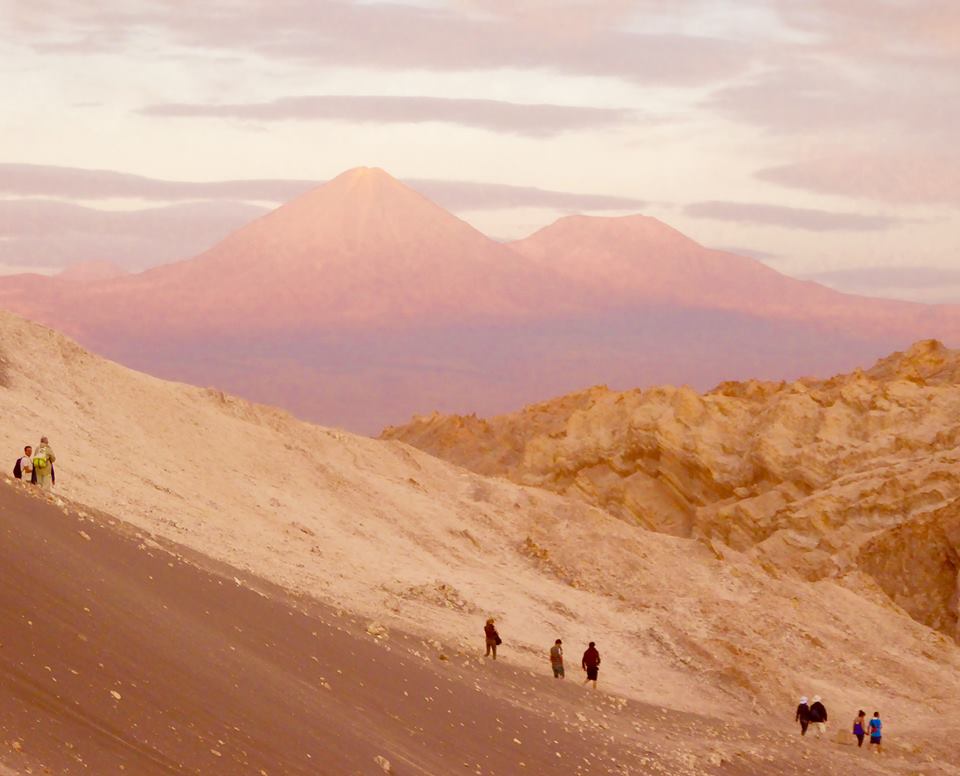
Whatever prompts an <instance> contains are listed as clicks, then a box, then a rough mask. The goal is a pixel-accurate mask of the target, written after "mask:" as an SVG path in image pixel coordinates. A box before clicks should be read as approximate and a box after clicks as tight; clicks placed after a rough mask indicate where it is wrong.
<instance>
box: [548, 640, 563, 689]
mask: <svg viewBox="0 0 960 776" xmlns="http://www.w3.org/2000/svg"><path fill="white" fill-rule="evenodd" d="M550 667H551V668H552V669H553V678H554V679H563V642H562V641H560V639H557V640H556V641H555V642H554V643H553V646H552V647H550Z"/></svg>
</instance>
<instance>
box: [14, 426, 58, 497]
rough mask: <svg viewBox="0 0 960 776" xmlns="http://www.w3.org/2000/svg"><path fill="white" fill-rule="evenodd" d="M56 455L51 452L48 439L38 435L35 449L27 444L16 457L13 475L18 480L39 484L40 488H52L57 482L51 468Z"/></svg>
mask: <svg viewBox="0 0 960 776" xmlns="http://www.w3.org/2000/svg"><path fill="white" fill-rule="evenodd" d="M56 460H57V456H55V455H54V454H53V448H51V447H50V440H48V439H47V438H46V437H45V436H44V437H40V444H39V445H37V449H36V450H34V449H33V447H31V446H30V445H27V446H26V447H24V448H23V455H22V456H20V457H19V458H17V462H16V463H15V464H14V465H13V476H14V477H16V478H17V479H18V480H22V481H24V482H30V483H32V484H34V485H38V486H40V488H41V489H42V490H47V491H49V490H52V489H53V486H54V485H55V484H56V482H57V475H56V472H55V471H54V469H53V462H54V461H56Z"/></svg>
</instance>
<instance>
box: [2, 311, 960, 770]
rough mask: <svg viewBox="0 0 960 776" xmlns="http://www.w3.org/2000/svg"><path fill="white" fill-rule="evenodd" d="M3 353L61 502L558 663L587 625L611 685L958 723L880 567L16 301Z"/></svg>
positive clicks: (788, 709) (698, 698) (939, 663)
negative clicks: (801, 700)
mask: <svg viewBox="0 0 960 776" xmlns="http://www.w3.org/2000/svg"><path fill="white" fill-rule="evenodd" d="M0 348H2V351H3V359H4V360H3V362H2V367H3V373H4V376H3V378H2V382H3V383H4V384H5V385H6V387H5V388H2V389H0V412H2V417H3V418H4V426H3V428H4V439H5V440H6V444H7V447H8V449H9V451H10V454H9V459H10V460H9V464H10V466H12V464H13V461H14V457H15V455H16V450H17V448H19V447H20V446H22V444H24V443H25V442H27V441H30V442H34V443H35V442H36V440H37V438H38V437H39V435H40V434H41V433H45V434H47V435H49V436H50V438H51V441H52V444H53V447H54V448H55V450H56V452H57V455H58V467H57V468H58V475H59V478H60V481H59V483H60V484H59V488H60V493H61V495H63V496H64V497H67V498H70V499H74V500H76V501H78V502H81V503H86V504H90V505H93V506H96V507H98V508H102V509H104V510H105V511H107V512H110V513H112V514H118V515H124V516H125V517H126V518H128V519H129V520H130V521H132V522H134V523H136V524H138V525H140V526H142V527H143V528H145V529H148V530H150V531H154V532H156V533H157V534H158V535H161V536H164V537H167V538H170V539H173V540H176V541H178V542H181V543H183V544H185V545H187V546H189V547H192V548H195V549H197V550H199V551H201V552H203V553H206V554H208V555H210V556H212V557H214V558H217V559H220V560H224V561H227V562H229V563H231V564H232V565H235V566H237V567H240V568H244V569H249V570H251V571H253V572H255V573H257V574H260V575H262V576H264V577H266V578H268V579H271V580H274V581H276V582H278V583H280V584H282V585H284V586H286V587H288V588H290V589H292V590H295V591H302V592H304V593H308V594H310V595H314V596H317V597H318V598H320V599H322V600H325V601H329V602H333V603H335V604H338V605H340V606H343V607H345V608H348V609H350V610H351V611H355V612H358V613H361V614H364V615H366V616H368V617H371V618H377V619H380V620H383V621H384V622H385V623H386V624H387V625H388V626H389V625H390V624H391V623H393V622H395V623H396V624H398V625H401V626H404V627H409V628H410V629H413V630H416V631H420V632H422V633H429V634H435V635H437V636H440V637H442V638H444V639H447V640H453V641H454V642H455V643H456V642H458V641H459V642H460V643H462V644H463V645H464V646H469V647H474V646H478V647H479V646H480V641H481V639H480V638H478V634H479V632H480V628H481V626H482V620H483V617H484V616H485V615H486V614H487V613H492V614H495V615H498V619H499V623H500V629H501V632H502V634H503V635H504V637H505V640H506V644H505V645H504V652H503V658H504V659H505V660H508V661H518V662H520V663H521V664H523V665H527V666H531V667H532V666H537V667H539V668H540V669H541V670H545V669H546V665H545V662H544V660H545V652H546V649H547V647H548V646H549V644H550V643H551V642H552V641H553V639H554V638H555V637H557V636H560V637H562V638H563V639H564V641H565V643H566V644H567V646H568V658H572V662H574V663H576V658H577V653H578V651H579V649H580V648H582V646H583V645H584V643H585V642H586V641H587V640H588V639H590V638H592V639H595V640H596V641H597V642H598V644H599V646H600V648H601V651H602V653H603V655H604V665H603V670H602V672H601V676H602V682H603V685H604V686H605V687H606V688H607V689H608V690H609V691H616V692H620V693H623V694H625V695H628V696H631V697H636V698H643V699H645V700H647V701H650V702H654V703H660V704H663V705H664V706H669V707H673V708H678V709H687V710H691V709H696V710H700V711H705V712H708V713H715V714H718V715H720V714H722V715H724V716H726V717H730V716H731V714H733V715H752V714H758V713H760V712H761V711H763V710H770V709H775V710H776V713H777V714H778V715H783V719H784V722H783V725H784V729H785V730H788V729H789V723H788V720H789V719H790V718H791V715H792V708H793V706H794V705H795V703H796V698H797V696H799V695H800V694H801V693H805V694H812V693H815V692H816V693H819V694H821V695H823V696H824V697H825V699H826V700H827V701H828V702H829V705H830V707H831V709H832V710H833V712H834V715H835V717H836V718H837V719H838V720H840V724H843V725H845V721H844V720H845V718H846V717H847V716H849V714H850V712H852V711H855V710H856V709H857V708H859V707H867V706H870V707H878V708H880V709H881V710H883V711H884V712H885V717H886V718H887V720H888V724H889V725H890V730H891V731H892V730H897V731H898V737H899V740H900V742H901V744H902V743H904V742H906V743H909V744H910V745H911V746H912V745H914V744H917V745H921V746H923V747H925V752H929V751H933V750H931V749H930V748H929V747H930V744H928V743H925V742H924V739H926V738H927V737H929V736H930V735H931V734H932V735H934V736H938V737H939V731H941V730H942V729H943V726H944V721H945V720H953V721H956V720H958V719H960V709H958V701H957V698H958V697H960V694H958V690H960V682H958V680H957V669H958V668H960V651H958V649H957V647H956V645H955V644H953V643H952V642H951V641H949V640H948V639H946V638H945V637H943V636H942V635H941V634H938V633H935V632H933V631H931V630H929V629H927V628H926V627H924V626H922V625H920V624H918V623H915V622H914V621H912V620H911V619H909V617H907V616H906V615H905V614H904V613H903V612H902V611H900V610H898V609H897V608H896V607H895V606H893V605H892V604H891V603H890V601H889V599H888V598H887V597H886V596H885V595H884V594H883V592H882V591H881V590H880V589H879V588H878V587H876V586H874V585H872V584H868V583H867V582H866V580H865V579H864V581H863V585H862V589H861V590H860V591H859V592H857V593H855V592H852V591H851V589H850V586H849V585H842V584H840V583H839V582H837V581H834V580H824V581H820V582H817V583H813V584H807V583H803V582H801V581H799V580H798V579H795V578H791V577H787V576H785V577H783V578H776V577H774V576H771V575H769V574H768V573H767V572H765V571H763V570H762V569H761V568H760V567H759V566H758V565H757V564H756V563H755V562H753V561H751V560H748V559H746V558H743V557H740V556H738V555H737V554H736V553H734V552H728V553H726V556H725V559H724V560H719V559H718V558H717V557H716V556H715V555H714V554H713V553H712V552H711V550H710V549H709V548H707V547H705V546H704V545H702V544H700V543H698V542H696V541H692V540H690V539H685V538H679V537H671V536H666V535H663V534H659V533H655V532H651V531H647V530H643V529H640V528H637V527H635V526H631V525H629V524H627V523H626V522H624V521H622V520H618V519H616V518H614V517H612V516H610V515H609V514H607V513H605V512H603V511H601V510H599V509H597V508H595V507H591V506H589V505H586V504H584V503H582V502H580V501H577V500H572V499H569V498H564V497H562V496H559V495H555V494H551V493H548V492H545V491H540V490H537V489H534V488H527V487H522V486H517V485H514V484H511V483H509V482H506V481H501V480H495V479H489V478H485V477H482V476H480V475H476V474H471V473H469V472H467V471H466V470H463V469H459V468H457V467H455V466H453V465H451V464H448V463H444V462H442V461H439V460H437V459H434V458H431V457H430V456H428V455H426V454H425V453H421V452H418V451H416V450H414V449H412V448H409V447H407V446H405V445H402V444H400V443H395V442H382V441H375V440H370V439H366V438H362V437H355V436H352V435H348V434H343V433H339V432H334V431H330V430H327V429H323V428H318V427H316V426H311V425H309V424H306V423H302V422H299V421H296V420H294V419H293V418H291V417H290V416H288V415H286V414H285V413H283V412H280V411H278V410H274V409H269V408H265V407H256V406H253V405H250V404H248V403H246V402H242V401H239V400H236V399H232V398H229V397H225V396H223V395H221V394H218V393H215V392H210V391H206V390H203V389H199V388H193V387H189V386H184V385H177V384H172V383H167V382H163V381H161V380H157V379H154V378H150V377H147V376H145V375H141V374H137V373H134V372H131V371H129V370H127V369H124V368H122V367H120V366H118V365H116V364H112V363H110V362H107V361H105V360H103V359H100V358H98V357H96V356H93V355H91V354H89V353H86V352H85V351H83V350H82V349H81V348H79V346H77V345H75V344H74V343H72V342H70V341H68V340H66V339H65V338H63V337H62V336H60V335H58V334H56V333H54V332H52V331H49V330H47V329H45V328H43V327H39V326H36V325H33V324H29V323H26V322H24V321H22V320H21V319H19V318H16V317H14V316H11V315H8V314H0ZM528 540H529V541H528ZM934 720H935V721H934ZM921 756H922V755H918V757H921Z"/></svg>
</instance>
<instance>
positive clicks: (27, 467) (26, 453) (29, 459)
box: [13, 445, 34, 482]
mask: <svg viewBox="0 0 960 776" xmlns="http://www.w3.org/2000/svg"><path fill="white" fill-rule="evenodd" d="M13 476H14V477H16V478H17V479H18V480H23V481H24V482H34V477H33V448H32V447H30V445H27V446H26V447H25V448H23V455H22V456H21V457H20V458H18V459H17V462H16V463H15V464H14V465H13Z"/></svg>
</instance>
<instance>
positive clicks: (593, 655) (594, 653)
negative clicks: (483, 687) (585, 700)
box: [483, 617, 600, 688]
mask: <svg viewBox="0 0 960 776" xmlns="http://www.w3.org/2000/svg"><path fill="white" fill-rule="evenodd" d="M483 635H484V639H485V640H486V644H487V651H486V656H487V657H492V658H493V659H494V660H496V659H497V647H498V646H500V644H502V643H503V640H502V639H501V638H500V634H499V633H498V632H497V625H496V620H494V619H493V617H490V618H489V619H488V620H487V622H486V625H484V626H483ZM550 667H551V668H552V669H553V678H554V679H563V678H564V676H565V675H566V674H565V671H564V668H563V641H562V640H560V639H557V640H556V641H555V642H554V643H553V646H552V647H550ZM580 667H581V668H583V670H584V673H586V675H587V678H586V679H584V680H583V683H584V684H587V683H588V682H593V687H594V688H596V686H597V676H598V674H599V673H600V652H599V651H598V650H597V645H596V643H594V642H592V641H591V642H590V644H589V645H588V646H587V649H586V651H585V652H584V653H583V657H582V658H581V660H580Z"/></svg>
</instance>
